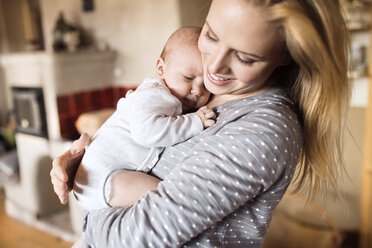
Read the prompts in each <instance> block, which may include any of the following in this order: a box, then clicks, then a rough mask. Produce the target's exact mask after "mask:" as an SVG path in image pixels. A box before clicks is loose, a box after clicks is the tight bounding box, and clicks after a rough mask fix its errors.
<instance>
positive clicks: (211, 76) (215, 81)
mask: <svg viewBox="0 0 372 248" xmlns="http://www.w3.org/2000/svg"><path fill="white" fill-rule="evenodd" d="M207 77H208V79H209V81H210V82H211V83H213V84H214V85H217V86H224V85H227V84H229V83H231V82H232V81H233V79H231V78H221V77H218V76H216V75H214V74H213V73H210V72H207Z"/></svg>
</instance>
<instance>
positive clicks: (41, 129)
mask: <svg viewBox="0 0 372 248" xmlns="http://www.w3.org/2000/svg"><path fill="white" fill-rule="evenodd" d="M12 97H13V106H14V115H15V119H16V122H17V129H16V131H17V132H20V133H26V134H31V135H36V136H40V137H45V138H48V129H47V124H46V115H45V106H44V97H43V90H42V88H26V87H12Z"/></svg>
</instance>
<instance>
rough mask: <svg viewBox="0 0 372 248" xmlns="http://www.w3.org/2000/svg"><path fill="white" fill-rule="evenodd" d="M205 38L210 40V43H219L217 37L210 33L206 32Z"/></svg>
mask: <svg viewBox="0 0 372 248" xmlns="http://www.w3.org/2000/svg"><path fill="white" fill-rule="evenodd" d="M205 37H207V39H208V40H210V41H217V40H218V39H217V38H216V37H213V35H211V34H210V33H209V31H206V32H205Z"/></svg>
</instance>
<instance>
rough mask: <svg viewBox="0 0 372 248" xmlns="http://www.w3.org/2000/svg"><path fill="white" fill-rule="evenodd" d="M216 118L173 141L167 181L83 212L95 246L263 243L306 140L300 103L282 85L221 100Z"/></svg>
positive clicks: (166, 157)
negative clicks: (134, 197)
mask: <svg viewBox="0 0 372 248" xmlns="http://www.w3.org/2000/svg"><path fill="white" fill-rule="evenodd" d="M215 110H216V112H217V114H218V118H217V122H216V124H215V125H214V126H212V127H210V128H208V129H206V130H204V131H203V132H202V133H200V134H199V135H197V136H194V137H193V138H191V139H189V140H188V141H186V142H183V143H179V144H177V145H175V146H173V147H171V148H167V149H166V150H165V151H164V153H163V154H162V156H161V159H160V160H159V162H158V163H157V164H156V166H155V167H154V168H153V170H152V172H151V173H152V174H153V175H154V176H157V177H159V178H161V179H163V181H162V182H161V183H160V184H159V186H158V189H157V190H155V191H151V192H149V193H148V194H147V195H146V196H145V197H143V198H142V199H140V200H139V201H138V202H137V203H136V204H135V205H134V206H132V207H129V208H114V209H102V210H97V211H92V212H89V213H86V214H85V215H84V216H83V238H84V240H85V242H86V244H87V246H88V247H130V248H134V247H135V248H139V247H150V248H151V247H154V248H159V247H172V248H174V247H228V248H233V247H244V248H247V247H260V245H261V244H262V242H263V239H264V236H265V233H266V231H267V229H268V227H269V223H270V220H271V216H272V213H273V211H274V209H275V207H276V206H277V204H278V203H279V201H280V199H281V198H282V196H283V194H284V193H285V191H286V189H287V187H288V184H289V183H290V181H291V178H292V176H293V172H294V170H295V166H296V164H297V160H298V157H299V154H300V152H301V147H302V131H301V126H300V124H299V122H298V119H297V116H296V114H295V112H294V110H293V103H292V102H291V100H290V99H289V98H288V96H287V94H286V93H285V92H284V91H283V90H281V89H277V88H272V89H269V90H267V91H265V92H263V93H261V94H258V95H256V96H252V97H247V98H245V99H240V100H235V101H231V102H228V103H225V104H222V105H220V106H218V107H216V108H215Z"/></svg>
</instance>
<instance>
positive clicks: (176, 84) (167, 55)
mask: <svg viewBox="0 0 372 248" xmlns="http://www.w3.org/2000/svg"><path fill="white" fill-rule="evenodd" d="M200 31H201V29H200V28H196V27H183V28H180V29H178V30H177V31H176V32H174V33H173V34H172V35H171V36H170V37H169V39H168V41H167V43H166V45H165V47H164V49H163V52H162V54H161V57H160V58H158V60H157V64H156V78H147V79H145V80H144V82H143V83H142V84H141V85H140V86H139V87H138V88H137V89H136V90H135V91H134V92H130V93H128V94H127V95H126V97H125V98H122V99H120V100H119V102H118V104H117V110H116V111H115V113H114V114H113V115H112V116H111V117H110V118H109V119H108V120H107V121H106V122H105V123H104V124H103V125H102V127H101V128H100V129H99V130H98V131H97V133H96V134H95V137H94V139H93V142H92V143H91V144H90V146H89V147H88V148H87V150H86V153H85V155H84V157H83V160H82V163H81V165H80V167H79V171H78V173H77V176H76V178H75V183H74V194H75V197H76V199H77V200H78V202H79V203H80V204H81V205H82V206H83V207H84V208H85V209H87V210H94V209H99V208H105V207H110V206H111V205H112V204H111V205H110V204H109V202H110V196H111V189H110V184H111V183H110V182H111V179H112V178H113V176H114V175H115V173H116V172H118V171H121V170H123V168H126V169H128V170H138V171H142V172H149V171H150V170H151V169H152V167H153V166H154V165H155V164H156V163H157V161H158V159H159V156H160V154H161V152H162V151H163V150H164V147H169V146H172V145H174V144H176V143H179V142H183V141H185V140H187V139H189V138H191V137H192V136H194V135H196V134H198V133H200V132H201V131H203V130H204V128H206V127H209V126H211V125H213V124H214V123H215V120H214V119H215V118H216V115H215V113H214V112H213V111H212V110H211V109H209V108H208V107H206V106H204V105H205V104H206V103H207V101H208V99H209V96H210V93H209V92H208V91H207V90H206V89H205V88H204V85H203V73H202V64H201V55H200V52H199V50H198V47H197V42H198V38H199V35H200ZM196 109H198V110H197V111H196V112H192V111H194V110H196ZM182 113H187V114H182ZM139 174H141V175H143V177H144V180H137V181H136V182H138V184H139V185H138V187H139V188H142V189H144V193H145V192H146V190H148V189H151V188H154V185H153V184H152V183H151V182H150V181H146V178H145V177H146V176H147V175H146V174H143V173H139ZM81 175H84V176H81ZM140 177H141V176H139V178H138V179H141V178H140ZM146 184H148V185H146ZM155 188H156V185H155ZM123 190H124V189H123ZM136 190H137V189H136ZM138 190H140V189H138ZM128 194H131V192H129V193H128ZM87 196H88V197H87ZM128 198H130V196H128ZM117 205H125V204H124V203H123V204H117Z"/></svg>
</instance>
